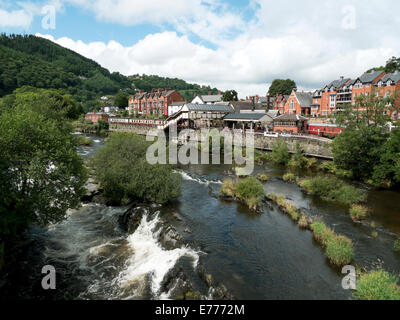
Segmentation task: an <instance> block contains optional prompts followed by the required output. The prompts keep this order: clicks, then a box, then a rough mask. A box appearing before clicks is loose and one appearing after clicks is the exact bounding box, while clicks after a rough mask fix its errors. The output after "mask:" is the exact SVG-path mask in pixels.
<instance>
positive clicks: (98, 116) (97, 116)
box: [85, 111, 109, 123]
mask: <svg viewBox="0 0 400 320" xmlns="http://www.w3.org/2000/svg"><path fill="white" fill-rule="evenodd" d="M108 119H109V115H108V114H107V113H104V112H96V111H93V112H88V113H86V114H85V120H87V121H92V122H93V123H97V122H99V120H103V121H106V122H108Z"/></svg>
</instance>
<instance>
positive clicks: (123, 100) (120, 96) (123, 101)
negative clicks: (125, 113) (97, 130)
mask: <svg viewBox="0 0 400 320" xmlns="http://www.w3.org/2000/svg"><path fill="white" fill-rule="evenodd" d="M128 100H129V94H128V93H127V92H125V91H119V92H118V93H117V95H116V96H115V99H114V103H115V105H116V106H117V107H118V108H121V109H125V108H126V107H127V106H128Z"/></svg>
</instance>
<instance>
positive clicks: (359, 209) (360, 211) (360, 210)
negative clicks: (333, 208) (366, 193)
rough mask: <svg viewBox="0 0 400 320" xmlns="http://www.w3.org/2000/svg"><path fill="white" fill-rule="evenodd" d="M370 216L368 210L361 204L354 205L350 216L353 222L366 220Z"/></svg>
mask: <svg viewBox="0 0 400 320" xmlns="http://www.w3.org/2000/svg"><path fill="white" fill-rule="evenodd" d="M367 215H368V208H367V207H366V206H363V205H360V204H353V205H352V206H351V208H350V216H351V218H352V219H353V220H357V221H359V220H364V219H365V218H366V217H367Z"/></svg>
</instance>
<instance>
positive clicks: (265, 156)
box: [254, 149, 272, 164]
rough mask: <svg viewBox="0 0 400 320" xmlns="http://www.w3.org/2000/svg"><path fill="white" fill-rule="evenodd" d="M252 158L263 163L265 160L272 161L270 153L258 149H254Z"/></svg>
mask: <svg viewBox="0 0 400 320" xmlns="http://www.w3.org/2000/svg"><path fill="white" fill-rule="evenodd" d="M254 160H255V162H257V163H259V164H264V163H266V162H270V161H272V157H271V154H270V153H266V152H262V151H260V150H257V149H255V150H254Z"/></svg>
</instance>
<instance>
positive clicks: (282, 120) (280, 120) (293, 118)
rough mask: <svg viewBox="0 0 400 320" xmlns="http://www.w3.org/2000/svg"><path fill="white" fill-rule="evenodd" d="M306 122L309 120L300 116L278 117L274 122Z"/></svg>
mask: <svg viewBox="0 0 400 320" xmlns="http://www.w3.org/2000/svg"><path fill="white" fill-rule="evenodd" d="M299 120H300V121H306V120H308V119H307V118H305V117H303V116H300V115H298V114H283V115H281V116H279V117H276V118H275V119H274V121H277V122H278V121H279V122H289V121H290V122H292V121H299Z"/></svg>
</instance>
